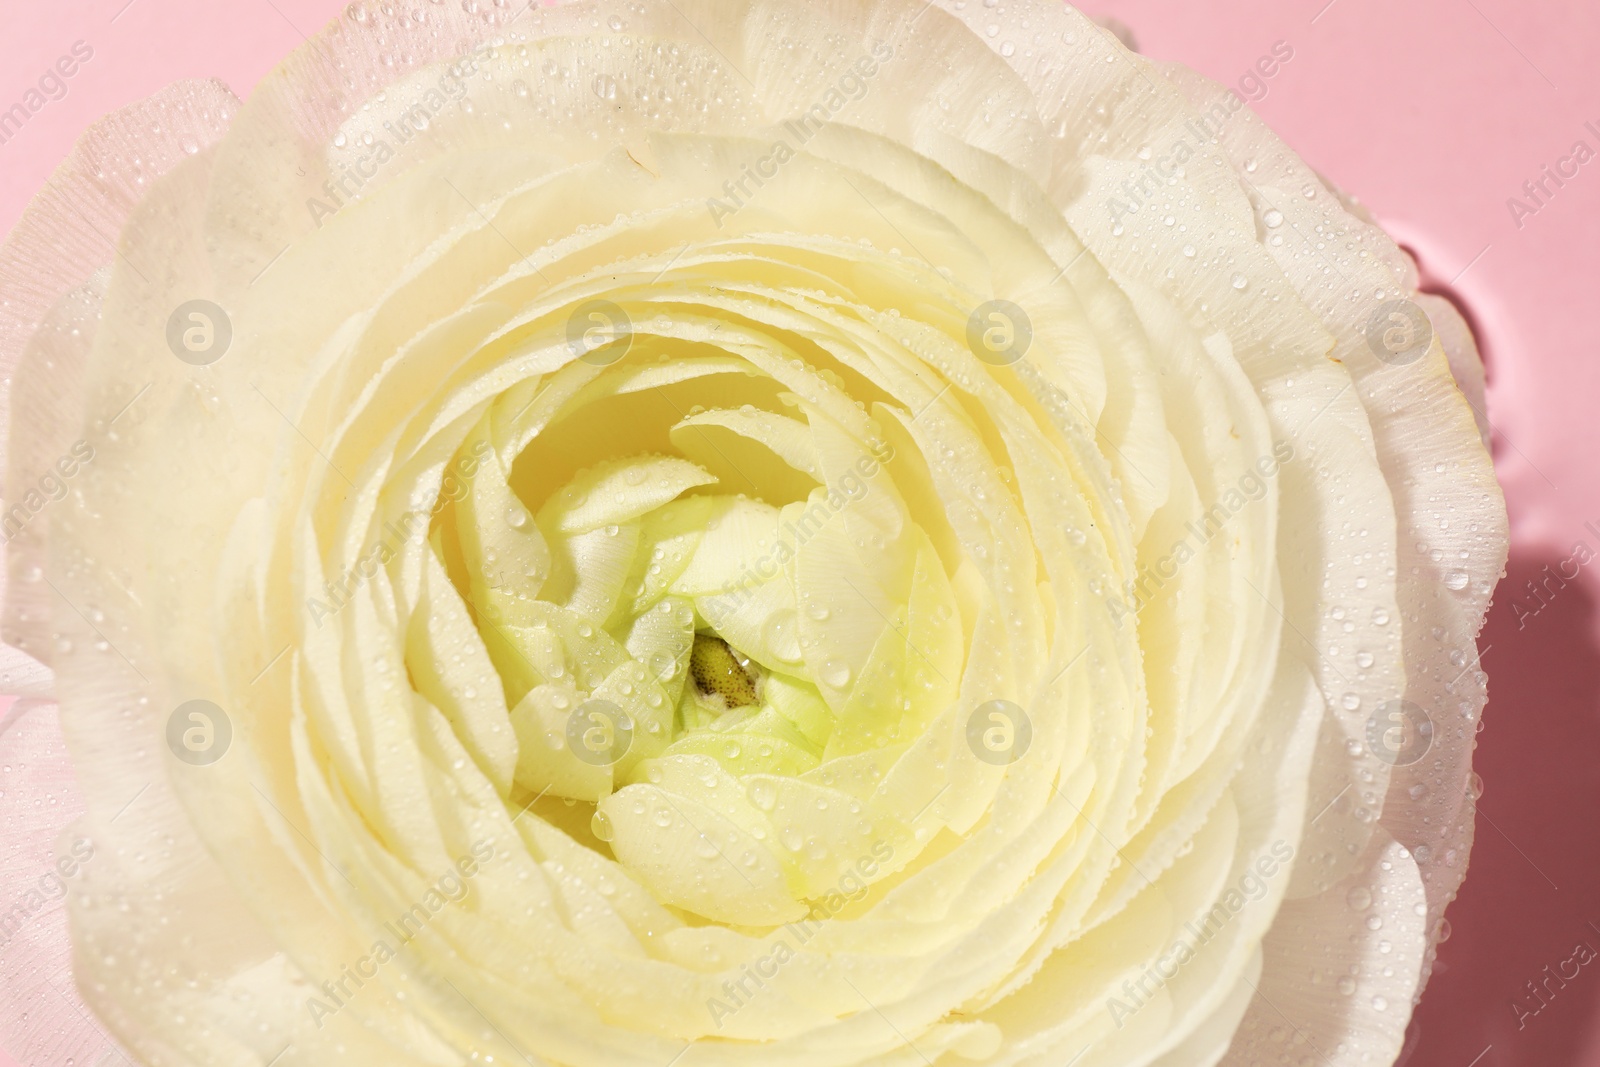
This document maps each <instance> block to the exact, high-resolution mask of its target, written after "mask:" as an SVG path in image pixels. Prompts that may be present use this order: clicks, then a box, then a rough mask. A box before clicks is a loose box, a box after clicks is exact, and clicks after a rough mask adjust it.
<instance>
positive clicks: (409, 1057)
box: [4, 0, 1506, 1067]
mask: <svg viewBox="0 0 1600 1067" xmlns="http://www.w3.org/2000/svg"><path fill="white" fill-rule="evenodd" d="M480 8H481V10H480ZM235 111H237V114H235ZM85 227H87V228H85ZM115 232H120V237H119V238H118V239H117V241H116V244H115V245H114V246H113V245H112V244H111V242H110V238H109V235H110V234H111V233H115ZM89 233H97V234H100V235H101V236H100V237H99V238H98V240H96V239H93V238H86V237H85V236H84V235H86V234H89ZM5 255H6V258H5V272H6V273H5V274H4V278H5V279H6V281H5V284H6V291H5V297H6V300H7V304H6V307H7V310H8V314H9V315H10V318H11V320H12V321H10V322H8V324H7V327H6V331H7V332H6V333H5V334H4V343H5V345H6V352H7V353H8V354H9V355H8V358H9V359H11V360H13V361H16V360H18V359H20V363H18V364H17V370H16V372H15V375H14V377H13V390H12V393H11V401H10V443H9V455H8V460H9V465H10V469H9V483H8V484H9V487H10V493H9V494H8V499H7V506H8V507H9V508H11V509H12V510H11V511H8V512H7V522H8V523H10V522H11V521H12V517H13V516H16V517H17V518H16V522H15V529H14V530H13V529H11V528H10V527H9V526H8V528H7V531H6V532H7V535H8V537H9V539H10V540H9V552H8V555H9V568H10V574H11V580H10V586H9V589H8V591H7V594H6V605H5V606H6V638H7V640H8V641H9V642H10V643H11V644H12V645H14V646H15V647H16V648H17V649H20V650H22V651H23V652H24V653H27V654H29V655H31V656H33V657H35V658H36V659H37V660H39V661H43V662H47V663H48V664H49V665H50V667H51V668H52V669H53V671H54V692H55V694H56V695H57V697H58V699H59V700H60V705H61V719H62V723H63V729H64V732H65V734H66V736H67V738H68V741H69V743H70V744H71V745H72V747H73V755H74V761H75V764H76V767H77V771H78V776H79V780H80V782H81V783H82V785H83V789H84V792H85V794H86V803H87V813H86V815H85V816H84V817H83V819H82V820H81V821H80V824H79V830H80V832H81V834H82V836H83V837H84V838H86V839H89V840H92V841H93V842H94V849H95V852H94V855H95V859H94V862H93V864H92V865H87V864H86V865H85V871H84V875H83V877H84V879H85V886H84V889H83V891H82V892H81V893H78V894H75V895H74V896H73V897H72V898H71V900H72V907H73V910H72V929H73V936H74V942H75V963H76V967H77V980H78V983H79V987H80V989H81V990H82V991H83V994H84V997H85V999H86V1001H87V1002H88V1003H89V1004H90V1005H91V1006H92V1007H93V1008H94V1009H95V1011H96V1012H97V1014H98V1015H99V1018H100V1019H101V1021H102V1022H103V1023H104V1024H105V1026H106V1027H108V1028H109V1029H110V1030H111V1031H112V1032H113V1033H114V1034H115V1035H116V1036H117V1037H118V1038H119V1039H120V1040H121V1041H122V1042H123V1043H124V1044H125V1045H126V1047H127V1048H128V1049H129V1050H130V1051H131V1052H132V1053H133V1054H134V1055H136V1056H137V1057H139V1058H140V1059H142V1060H143V1061H144V1062H147V1063H150V1064H180V1063H182V1064H207V1065H210V1064H223V1063H228V1064H233V1063H237V1064H251V1063H256V1064H260V1063H268V1062H271V1063H274V1064H278V1065H282V1067H290V1065H297V1064H326V1063H331V1062H339V1063H360V1064H366V1063H372V1064H385V1065H388V1064H424V1063H427V1064H454V1063H466V1062H495V1063H507V1062H509V1063H517V1062H527V1063H540V1062H556V1063H564V1064H573V1065H582V1067H588V1065H599V1064H660V1065H665V1064H668V1063H677V1064H680V1065H683V1067H691V1065H697V1064H746V1063H748V1064H755V1063H760V1064H794V1065H806V1067H813V1065H845V1064H865V1063H873V1064H902V1063H903V1064H911V1063H917V1062H927V1063H935V1062H939V1063H946V1062H956V1061H961V1060H971V1061H975V1062H982V1063H986V1064H996V1065H1010V1064H1018V1065H1023V1064H1028V1065H1032V1064H1041V1065H1042V1064H1065V1063H1069V1062H1070V1063H1075V1064H1078V1065H1080V1067H1089V1065H1095V1064H1107V1065H1109V1064H1118V1065H1123V1064H1135V1063H1136V1064H1169V1065H1174V1067H1176V1065H1180V1064H1183V1065H1187V1064H1196V1063H1216V1062H1227V1063H1238V1064H1255V1063H1265V1062H1277V1060H1279V1059H1280V1058H1282V1057H1284V1056H1289V1055H1293V1056H1301V1055H1308V1054H1314V1055H1315V1057H1316V1058H1317V1059H1318V1060H1319V1061H1323V1062H1328V1063H1335V1064H1343V1063H1351V1064H1357V1063H1385V1062H1392V1061H1393V1059H1394V1057H1395V1056H1396V1055H1397V1053H1398V1051H1399V1048H1400V1043H1401V1039H1402V1035H1403V1032H1404V1029H1405V1023H1406V1020H1407V1019H1408V1017H1409V1012H1410V1007H1411V1004H1412V1003H1413V1000H1414V998H1415V997H1416V996H1417V995H1418V994H1419V992H1420V989H1421V985H1422V982H1423V980H1424V978H1425V976H1426V974H1427V971H1428V969H1429V967H1430V965H1431V954H1432V945H1433V943H1434V941H1435V939H1436V937H1437V929H1438V926H1439V922H1440V919H1441V916H1442V912H1443V908H1444V906H1445V905H1446V904H1447V903H1448V901H1449V900H1450V898H1451V897H1452V896H1453V894H1454V892H1455V889H1456V887H1457V885H1458V884H1459V882H1460V879H1461V877H1462V875H1463V873H1464V868H1465V863H1466V852H1467V847H1468V844H1469V841H1470V834H1471V825H1472V796H1471V792H1470V790H1469V787H1468V776H1469V773H1470V751H1471V747H1472V739H1473V734H1474V732H1475V728H1476V723H1477V716H1478V712H1479V710H1480V708H1481V706H1482V703H1483V682H1482V676H1481V674H1479V673H1478V672H1477V670H1476V660H1475V657H1474V655H1473V647H1474V637H1475V634H1476V631H1477V629H1478V626H1479V625H1480V623H1481V620H1482V616H1483V612H1484V609H1485V606H1486V604H1487V601H1488V596H1489V592H1490V590H1491V588H1492V586H1493V583H1494V581H1495V579H1496V578H1497V577H1498V575H1499V573H1500V570H1501V567H1502V564H1503V561H1504V554H1505V537H1506V531H1505V518H1504V514H1503V508H1502V505H1501V499H1500V495H1499V491H1498V489H1497V487H1496V485H1495V482H1494V478H1493V473H1492V470H1491V467H1490V463H1489V457H1488V455H1487V453H1486V451H1485V449H1484V447H1483V444H1482V442H1481V440H1480V437H1479V431H1478V427H1477V426H1476V424H1475V421H1474V418H1473V411H1472V409H1471V406H1470V405H1469V404H1468V403H1467V402H1465V401H1464V399H1463V396H1462V394H1461V392H1460V390H1459V389H1458V387H1457V385H1456V383H1455V380H1454V379H1453V378H1452V375H1451V370H1450V364H1449V361H1448V360H1447V354H1446V352H1445V351H1444V347H1443V346H1442V345H1441V343H1440V342H1439V340H1438V337H1436V332H1437V334H1438V335H1439V336H1448V337H1451V338H1458V337H1459V338H1465V336H1466V335H1465V331H1464V330H1462V329H1460V325H1459V322H1458V321H1457V320H1454V319H1451V318H1450V316H1451V315H1453V312H1450V311H1449V310H1448V309H1447V306H1446V305H1445V304H1443V302H1440V301H1432V300H1429V299H1426V298H1421V297H1417V296H1416V295H1415V287H1416V280H1415V275H1414V272H1413V270H1412V268H1411V266H1410V264H1409V263H1408V262H1407V260H1406V259H1405V257H1404V256H1403V255H1402V254H1401V253H1400V252H1399V251H1398V250H1397V249H1396V247H1395V246H1394V244H1393V243H1392V242H1390V241H1389V240H1388V239H1387V238H1386V237H1385V236H1384V235H1383V234H1382V233H1381V232H1380V231H1379V230H1377V229H1376V228H1375V227H1374V226H1373V225H1371V224H1370V223H1369V222H1367V221H1363V219H1361V218H1359V217H1357V215H1355V214H1353V213H1352V208H1351V207H1350V206H1348V205H1347V204H1345V203H1344V202H1342V201H1341V199H1340V197H1339V196H1338V195H1336V194H1335V193H1333V192H1331V191H1330V190H1329V189H1328V188H1327V187H1326V186H1325V185H1323V184H1322V183H1321V182H1320V181H1319V179H1318V178H1317V177H1316V176H1315V175H1314V174H1313V173H1312V172H1311V171H1310V170H1309V169H1308V168H1307V167H1306V166H1305V165H1304V163H1302V162H1301V161H1300V160H1299V159H1298V158H1297V157H1296V156H1294V155H1293V153H1291V152H1290V151H1289V150H1288V149H1286V148H1285V147H1284V146H1283V145H1282V144H1281V143H1280V142H1279V141H1277V140H1276V138H1274V137H1273V136H1272V134H1271V133H1270V132H1268V131H1267V130H1266V129H1265V128H1263V127H1262V126H1261V125H1260V123H1259V122H1258V121H1257V120H1256V119H1255V118H1254V117H1253V116H1252V115H1250V114H1249V113H1248V112H1247V111H1244V110H1242V104H1241V102H1240V101H1239V98H1238V97H1237V96H1236V95H1234V94H1232V93H1230V92H1228V91H1224V90H1222V89H1220V88H1219V87H1217V86H1214V85H1212V84H1211V83H1209V82H1206V81H1205V80H1203V79H1201V78H1199V77H1197V76H1196V75H1194V74H1192V73H1190V72H1188V71H1185V70H1182V69H1180V68H1172V67H1163V66H1160V65H1157V64H1154V63H1151V62H1149V61H1147V60H1145V59H1143V58H1141V57H1139V56H1137V55H1134V54H1132V53H1129V52H1128V51H1126V50H1125V49H1124V48H1123V47H1122V46H1121V45H1120V44H1119V43H1118V42H1117V41H1116V39H1115V38H1114V37H1112V36H1111V35H1110V34H1108V33H1106V32H1104V31H1102V30H1100V29H1099V28H1098V27H1096V26H1095V25H1094V24H1092V23H1091V22H1089V21H1088V20H1086V19H1085V18H1083V17H1082V16H1081V15H1079V14H1077V13H1076V12H1074V11H1072V10H1071V9H1069V8H1065V7H1062V6H1059V5H1057V4H1054V3H1047V2H1044V0H1039V2H1032V0H1023V2H1020V3H1015V2H1013V3H1008V4H1007V6H1006V7H1005V9H1004V10H1001V9H999V8H993V7H989V6H986V5H976V4H963V3H958V4H952V5H949V6H948V7H945V6H942V5H932V6H923V5H922V4H920V3H913V2H900V0H874V2H871V3H867V4H858V3H843V2H840V3H824V4H822V5H817V4H798V3H794V2H792V0H748V2H724V3H716V4H713V3H699V2H689V0H674V2H673V3H655V2H646V3H631V4H616V5H608V4H574V5H564V6H558V7H554V8H547V9H523V10H522V11H520V12H518V11H515V10H513V9H511V8H509V7H501V6H499V5H498V4H496V5H489V4H487V3H485V4H481V5H480V4H478V3H467V4H466V5H464V7H463V6H459V5H438V6H435V5H416V6H415V8H414V9H410V8H399V7H395V6H392V5H388V4H379V5H373V6H366V5H362V4H357V5H355V6H353V7H352V8H351V9H350V10H349V11H348V13H347V15H346V17H345V18H343V19H341V21H340V22H339V23H338V24H337V25H336V26H334V27H330V28H329V30H327V31H326V32H325V33H323V34H322V35H321V36H319V37H318V38H316V39H315V40H314V41H312V42H311V43H310V44H309V45H307V46H306V47H305V48H304V49H302V50H301V51H300V52H298V53H296V55H295V56H293V57H292V58H291V59H290V60H288V61H287V62H286V63H285V64H284V65H283V66H282V67H281V68H280V69H279V70H278V72H276V73H275V74H274V75H273V76H272V77H270V78H268V79H267V80H266V81H265V82H263V84H262V85H261V86H260V87H259V88H258V90H257V91H256V94H255V95H254V96H253V97H252V98H251V100H250V101H249V103H248V104H246V105H244V106H243V107H242V108H238V107H236V105H235V104H234V102H233V101H232V100H231V99H230V98H228V97H227V96H226V94H225V93H224V92H222V91H221V90H219V89H217V88H215V87H213V86H209V85H203V84H186V85H181V86H177V87H174V88H173V89H171V90H169V91H167V92H166V93H164V94H162V95H161V96H160V97H158V98H156V99H155V100H153V101H151V102H150V103H148V104H146V105H142V106H141V107H140V108H136V109H133V110H132V111H131V112H129V113H126V114H124V115H122V116H118V117H115V118H113V119H110V120H107V122H106V123H105V124H103V125H102V126H101V127H99V128H98V129H97V130H96V131H94V132H93V133H92V134H91V135H90V137H89V138H88V140H87V141H86V142H85V144H84V145H83V146H81V147H80V149H79V152H78V153H77V155H76V156H75V157H74V159H73V160H72V161H69V163H68V164H67V165H66V166H65V167H64V168H63V171H62V172H61V173H60V174H59V175H58V176H57V179H56V180H55V182H54V183H53V185H52V188H51V189H50V190H49V191H47V193H46V194H45V196H44V197H43V198H42V199H41V200H40V201H38V202H37V203H36V205H35V207H34V209H33V210H32V212H31V213H30V215H29V217H28V218H27V219H26V220H25V221H24V223H23V225H22V226H21V227H19V230H18V232H17V233H16V235H14V237H13V238H12V241H11V243H10V244H9V245H8V246H7V249H6V253H5ZM1464 343H1465V344H1466V345H1467V346H1468V347H1467V348H1463V349H1460V350H1458V351H1456V352H1453V353H1451V356H1452V357H1453V358H1455V359H1456V361H1457V362H1458V363H1459V365H1460V366H1461V367H1462V368H1463V372H1462V373H1463V377H1464V380H1470V373H1471V372H1470V368H1471V367H1472V366H1473V365H1474V362H1475V355H1474V354H1473V353H1472V352H1471V351H1470V341H1465V342H1464ZM73 456H76V457H77V458H76V461H75V462H73V463H71V464H65V459H66V458H70V457H73ZM66 466H71V468H72V471H71V473H70V474H69V473H67V470H66ZM46 479H53V480H51V481H46ZM58 485H59V486H61V487H62V488H61V491H60V492H59V494H58V493H57V492H56V491H55V490H54V488H53V487H54V486H58ZM30 491H31V492H33V493H34V497H36V498H37V500H34V497H29V496H27V495H26V494H27V493H28V492H30ZM30 501H32V502H30ZM35 502H36V503H39V506H38V507H34V506H33V504H34V503H35ZM18 507H20V508H22V509H23V511H22V512H18V511H17V510H16V509H17V508H18ZM19 669H22V668H19ZM38 676H39V672H38V670H34V674H33V675H32V677H35V678H37V677H38ZM32 684H33V685H34V686H35V688H39V687H40V686H41V685H43V684H45V683H44V682H41V681H36V682H34V683H32ZM130 797H134V798H136V803H130V800H129V798H130Z"/></svg>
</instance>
